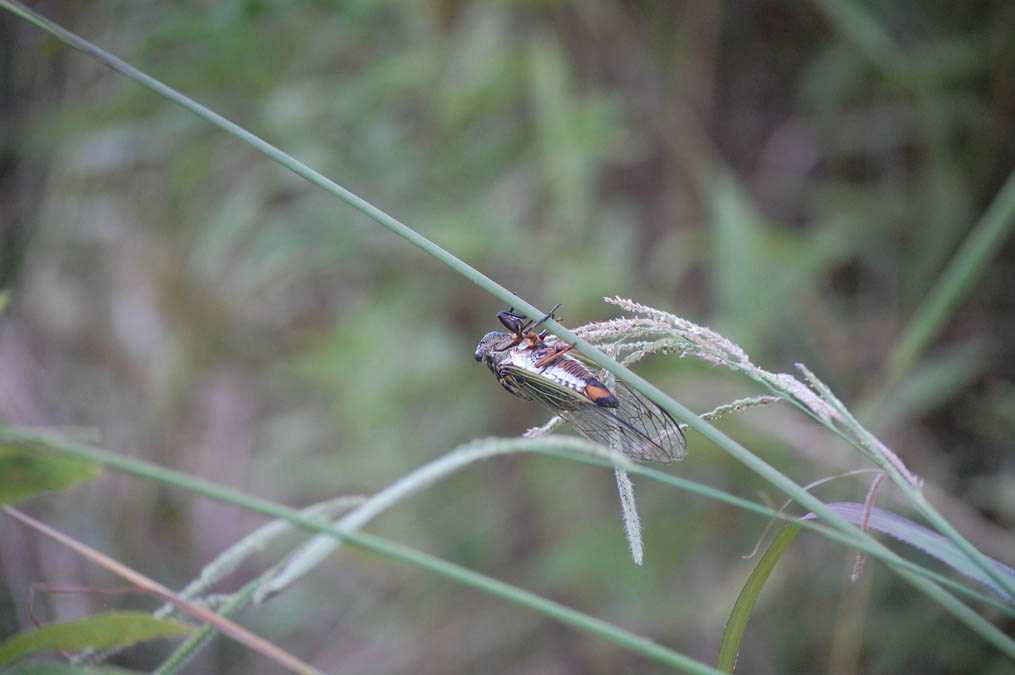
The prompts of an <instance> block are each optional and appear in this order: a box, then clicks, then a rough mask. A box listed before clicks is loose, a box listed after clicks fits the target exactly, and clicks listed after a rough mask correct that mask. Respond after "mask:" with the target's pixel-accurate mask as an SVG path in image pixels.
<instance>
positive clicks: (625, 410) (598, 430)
mask: <svg viewBox="0 0 1015 675" xmlns="http://www.w3.org/2000/svg"><path fill="white" fill-rule="evenodd" d="M501 371H502V373H503V376H502V378H501V384H503V385H504V386H505V387H507V388H508V389H509V390H510V391H511V392H512V393H514V394H515V395H516V396H519V397H521V398H524V399H527V400H534V401H539V402H540V403H542V404H543V405H545V406H546V407H547V408H549V409H550V410H552V411H553V412H554V413H556V414H558V415H560V416H561V417H562V418H563V419H564V420H565V421H566V422H567V423H568V424H570V425H571V426H572V427H574V428H575V431H577V432H578V433H579V434H581V435H582V436H584V437H585V438H587V439H589V440H590V441H593V442H595V443H599V444H600V445H603V446H605V447H608V448H613V449H614V450H617V451H619V452H622V453H623V454H625V455H627V456H629V457H632V458H634V459H636V460H639V461H642V462H672V461H674V460H676V459H680V458H681V457H683V456H684V455H685V454H686V442H685V441H684V435H683V433H682V432H681V431H680V427H678V426H677V424H676V422H674V421H673V418H672V417H670V416H669V414H668V413H666V411H665V410H663V409H661V408H660V407H659V406H657V405H656V404H655V403H652V402H651V401H650V400H649V399H647V398H645V397H644V396H642V395H641V394H639V393H637V392H635V391H633V390H632V389H630V388H629V387H627V386H626V385H624V384H623V383H618V384H619V386H618V387H617V391H616V395H617V399H618V401H619V403H620V405H619V407H617V408H613V409H610V408H604V407H602V406H600V405H597V404H596V403H594V402H593V401H591V400H590V399H588V398H586V397H585V396H583V395H581V394H579V393H577V392H575V391H573V390H571V389H568V388H567V387H565V386H563V385H561V384H559V383H557V382H554V381H553V380H550V379H549V378H546V377H543V376H542V375H539V374H537V373H533V372H531V371H528V370H525V369H523V368H519V367H517V366H514V365H504V366H502V367H501Z"/></svg>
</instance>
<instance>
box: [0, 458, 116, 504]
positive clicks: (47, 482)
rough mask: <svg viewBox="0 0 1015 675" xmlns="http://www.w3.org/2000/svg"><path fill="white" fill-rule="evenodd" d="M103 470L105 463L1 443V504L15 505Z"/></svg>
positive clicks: (78, 481) (90, 478) (88, 478)
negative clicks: (17, 502) (102, 464)
mask: <svg viewBox="0 0 1015 675" xmlns="http://www.w3.org/2000/svg"><path fill="white" fill-rule="evenodd" d="M101 473H102V466H101V465H99V464H96V463H95V462H89V461H87V460H84V459H78V458H75V457H67V456H66V455H57V454H49V453H44V452H38V451H35V450H28V449H26V448H23V447H20V446H18V445H10V444H4V445H0V504H13V503H14V502H16V501H20V500H22V499H25V498H26V497H30V496H32V495H34V494H37V493H39V492H45V491H47V490H62V489H64V488H67V487H70V486H71V485H74V484H75V483H80V482H82V481H86V480H92V479H94V478H97V477H98V476H99V475H100V474H101Z"/></svg>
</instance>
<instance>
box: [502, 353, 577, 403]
mask: <svg viewBox="0 0 1015 675" xmlns="http://www.w3.org/2000/svg"><path fill="white" fill-rule="evenodd" d="M545 355H546V354H545V353H543V351H542V350H532V349H527V348H521V349H519V348H517V347H516V348H515V349H511V350H509V351H508V353H507V355H506V357H505V358H504V359H502V360H501V361H500V364H499V365H503V364H505V363H507V364H511V365H513V366H515V367H516V368H521V369H522V370H527V371H529V372H530V373H535V374H537V375H542V376H543V377H545V378H546V379H548V380H553V381H554V382H556V383H557V384H560V385H563V386H565V387H567V388H568V389H570V390H571V391H574V392H577V393H579V394H582V395H583V396H584V395H585V387H586V386H588V383H589V380H590V379H592V374H591V373H588V374H587V376H585V377H580V376H578V375H576V374H575V372H576V371H577V372H582V371H585V372H587V370H586V368H585V366H583V365H582V364H581V363H579V362H578V361H577V360H576V359H575V358H573V357H571V356H568V355H567V354H564V355H562V356H559V357H558V359H557V361H556V362H555V363H553V365H551V366H549V367H548V368H546V370H542V369H541V368H537V367H536V363H537V362H538V361H539V360H540V359H541V358H543V357H544V356H545ZM565 363H566V364H567V365H565ZM572 364H573V365H572ZM567 366H571V367H570V368H568V367H567ZM576 367H577V368H576ZM578 369H580V370H578Z"/></svg>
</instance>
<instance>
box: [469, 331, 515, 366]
mask: <svg viewBox="0 0 1015 675" xmlns="http://www.w3.org/2000/svg"><path fill="white" fill-rule="evenodd" d="M513 339H514V336H513V335H511V334H510V333H501V332H500V331H491V332H489V333H487V334H486V335H484V336H483V339H482V340H480V341H479V344H478V345H476V360H477V361H485V362H486V365H487V366H488V367H489V368H490V370H491V371H493V372H494V373H496V372H497V363H498V362H499V361H500V359H499V358H498V357H499V356H502V355H503V353H504V350H505V349H506V348H509V347H510V346H512V340H513Z"/></svg>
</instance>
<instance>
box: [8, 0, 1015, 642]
mask: <svg viewBox="0 0 1015 675" xmlns="http://www.w3.org/2000/svg"><path fill="white" fill-rule="evenodd" d="M0 7H3V8H5V9H7V10H8V11H10V12H12V13H13V14H15V15H17V16H20V17H22V18H23V19H25V20H27V21H29V22H31V23H33V24H34V25H36V26H38V27H40V28H41V29H43V30H45V31H46V32H48V33H50V34H51V35H53V36H54V37H56V38H57V39H59V40H61V41H62V42H64V43H65V44H67V45H69V46H71V47H72V48H74V49H77V50H79V51H81V52H83V53H85V54H87V55H89V56H91V57H93V58H95V59H96V60H98V61H100V62H102V63H104V64H106V65H107V66H109V67H110V68H112V69H114V70H116V71H118V72H120V73H122V74H124V75H126V76H128V77H130V78H131V79H134V80H135V81H137V82H138V83H140V84H142V85H144V86H145V87H148V88H149V89H151V90H153V91H155V92H156V93H158V94H160V95H161V96H164V97H166V98H168V99H169V100H172V101H174V102H175V103H177V104H179V105H181V106H182V107H184V108H185V109H187V110H189V111H190V112H192V113H193V114H195V115H198V116H199V117H201V118H202V119H205V120H206V121H208V122H210V123H212V124H214V125H215V126H217V127H219V128H221V129H223V130H224V131H226V132H228V133H230V134H232V135H234V136H236V137H238V138H240V139H241V140H243V141H244V142H246V143H248V144H249V145H250V146H251V147H253V148H255V149H257V150H259V151H260V152H262V153H264V154H265V155H266V156H268V157H269V158H270V159H273V160H274V161H276V162H278V163H279V164H281V165H282V166H284V167H286V168H288V169H290V170H291V171H293V172H294V173H296V174H297V175H299V176H301V177H303V178H305V179H306V180H308V181H309V182H311V183H313V184H314V185H316V186H318V187H320V188H322V189H324V190H326V191H327V192H329V193H330V194H332V195H334V196H336V197H338V198H339V199H341V200H342V201H344V202H346V203H347V204H349V205H350V206H352V207H353V208H355V209H357V210H358V211H360V212H361V213H363V214H364V215H366V216H368V217H370V218H371V219H373V220H375V221H376V222H378V223H380V224H381V225H384V226H385V227H387V228H388V229H390V230H391V231H393V232H395V233H396V234H398V235H399V236H401V237H402V238H404V239H406V240H407V241H409V242H410V243H412V244H414V245H416V246H417V247H419V248H421V249H422V250H424V251H426V252H427V253H429V254H430V255H432V256H434V257H435V258H437V259H438V260H440V261H441V262H443V263H445V264H446V265H448V266H449V267H450V268H452V269H453V270H454V271H456V272H458V273H459V274H461V275H462V276H464V277H465V278H467V279H469V280H470V281H472V282H474V283H476V284H477V285H479V286H480V287H482V288H484V289H485V290H487V291H488V292H490V293H491V294H492V295H494V296H496V297H497V298H499V299H500V300H501V301H502V302H504V303H505V304H510V305H512V306H514V307H515V308H516V309H519V310H520V311H522V312H523V313H526V314H528V315H530V316H541V315H542V314H543V313H542V312H540V311H539V310H538V309H537V308H536V307H534V306H533V305H531V304H530V303H528V302H526V301H525V300H523V299H522V298H520V297H518V296H516V295H514V294H513V293H511V292H510V291H508V290H507V289H506V288H504V287H503V286H501V285H500V284H497V283H496V282H494V281H493V280H492V279H490V278H489V277H487V276H486V275H484V274H482V273H481V272H479V271H478V270H475V269H473V268H472V267H471V266H469V265H467V264H466V263H464V262H463V261H462V260H460V259H459V258H457V257H455V256H454V255H452V254H451V253H449V252H448V251H445V250H444V249H443V248H441V247H440V246H438V245H436V244H434V243H433V242H431V241H430V240H428V239H427V238H425V237H423V236H422V235H420V234H418V233H416V232H415V231H413V230H412V229H410V228H409V227H408V226H406V225H404V224H403V223H401V222H399V221H398V220H396V219H395V218H393V217H392V216H390V215H388V214H387V213H385V212H383V211H381V210H380V209H378V208H377V207H375V206H373V205H372V204H370V203H369V202H367V201H365V200H363V199H362V198H360V197H358V196H356V195H355V194H353V193H352V192H350V191H348V190H346V189H345V188H343V187H341V186H340V185H338V184H337V183H335V182H334V181H331V180H330V179H328V178H326V177H324V176H323V175H321V174H320V173H318V172H316V171H314V170H313V169H310V168H309V167H307V166H306V165H304V164H303V163H301V162H299V161H298V160H296V159H294V158H292V157H291V156H289V155H287V154H285V153H284V152H282V151H281V150H279V149H278V148H276V147H275V146H273V145H271V144H269V143H267V142H266V141H264V140H262V139H260V138H258V137H257V136H255V135H253V134H251V133H250V132H248V131H246V130H245V129H243V128H241V127H239V126H238V125H236V124H234V123H233V122H230V121H229V120H227V119H225V118H224V117H222V116H221V115H218V114H217V113H215V112H213V111H211V110H210V109H208V108H206V107H204V106H202V105H200V104H198V103H196V102H195V101H193V100H191V99H189V98H187V97H186V96H184V95H182V94H180V93H179V92H177V91H175V90H173V89H172V88H170V87H168V86H167V85H165V84H163V83H161V82H159V81H158V80H155V79H154V78H151V77H150V76H148V75H146V74H144V73H142V72H140V71H139V70H137V69H136V68H133V67H132V66H130V65H129V64H127V63H125V62H123V61H121V60H120V59H118V58H116V57H114V56H112V55H111V54H108V53H107V52H105V51H103V50H102V49H100V48H98V47H96V46H95V45H92V44H91V43H89V42H87V41H85V40H83V39H81V38H79V37H78V36H76V35H74V34H72V33H70V32H69V31H67V30H65V29H63V28H62V27H60V26H58V25H56V24H54V23H53V22H51V21H49V20H47V19H45V18H44V17H42V16H40V15H38V14H36V13H35V12H32V11H31V10H29V9H27V8H24V7H22V6H20V5H17V4H15V3H12V2H10V0H0ZM544 325H545V327H546V328H547V329H548V330H549V331H550V332H551V333H553V334H554V335H556V336H557V337H559V338H561V339H562V340H565V341H567V342H569V343H575V344H576V346H577V348H578V349H579V351H581V353H582V354H583V355H585V356H587V357H588V358H589V359H590V360H591V361H593V362H595V363H596V364H598V365H600V366H601V367H603V368H605V369H606V370H608V371H609V372H611V373H613V374H614V375H616V376H617V377H620V378H621V379H623V380H625V381H626V382H627V383H628V384H630V385H631V386H632V387H633V388H635V389H637V390H638V391H639V392H641V393H642V394H644V395H646V396H648V397H650V398H651V399H653V400H654V401H656V402H657V403H658V404H659V405H660V406H661V407H662V408H663V409H665V410H666V411H667V412H669V413H670V414H672V415H674V416H675V417H677V418H679V419H681V420H683V421H685V422H687V424H688V425H689V426H690V427H691V428H692V429H694V430H695V431H697V432H699V433H700V434H701V435H702V436H704V437H705V438H707V439H709V440H711V441H712V442H714V443H716V444H717V445H718V446H719V447H720V448H722V449H723V450H724V451H725V452H727V453H728V454H730V455H732V456H733V457H734V458H735V459H737V460H738V461H740V462H741V463H743V464H745V465H747V466H748V467H750V468H751V469H753V470H754V471H755V472H756V473H758V474H759V475H760V476H761V477H763V478H764V479H765V480H767V481H768V482H770V483H772V484H773V485H774V486H776V487H777V488H779V489H780V490H781V491H783V492H785V493H786V494H787V495H789V496H790V497H792V498H793V499H795V500H796V501H797V502H798V503H799V504H801V505H802V506H803V507H805V508H807V509H809V510H810V511H812V512H814V513H815V514H817V515H818V516H819V517H821V518H822V519H823V520H824V521H826V522H828V523H829V524H830V525H831V526H832V527H834V528H835V529H837V530H839V531H840V532H841V533H843V534H845V535H846V536H848V537H851V538H853V537H856V538H858V539H859V540H861V541H864V542H865V543H866V544H868V545H869V546H871V547H872V548H873V550H876V551H879V552H881V553H882V554H883V555H888V556H890V555H893V554H891V552H890V551H889V550H888V549H887V548H885V547H884V546H883V545H881V544H880V543H878V542H877V541H876V540H874V539H873V538H871V537H869V536H868V535H866V534H864V533H861V532H860V531H859V530H858V529H857V528H855V527H854V526H852V525H851V524H850V523H849V522H848V521H846V520H845V519H843V518H841V517H840V516H839V515H838V514H836V513H834V512H833V511H831V510H830V509H828V508H827V507H825V505H824V503H823V502H821V501H820V500H819V499H817V498H816V497H814V496H813V495H811V494H810V493H808V492H807V491H806V490H803V489H802V488H801V487H800V486H799V485H797V484H796V483H795V482H793V481H792V480H790V479H789V478H788V477H787V476H785V475H784V474H782V473H781V472H779V471H778V470H776V469H775V468H774V467H772V466H770V465H769V464H768V463H766V462H764V461H763V460H762V459H760V458H759V457H757V456H756V455H754V454H753V453H751V452H750V451H749V450H747V449H746V448H745V447H743V446H742V445H740V444H739V443H737V442H736V441H734V440H733V439H731V438H730V437H728V436H726V435H725V434H723V433H722V432H720V431H719V430H718V429H716V428H715V427H713V426H712V425H710V424H708V423H707V422H705V421H703V420H702V419H700V418H699V417H698V416H696V415H695V414H694V413H693V412H692V411H690V410H689V409H688V408H686V407H685V406H683V405H681V404H680V403H678V402H676V401H675V400H673V399H672V398H670V397H669V396H667V395H666V394H664V393H663V392H662V391H661V390H659V389H658V388H657V387H655V386H653V385H652V384H650V383H649V382H647V381H646V380H645V379H643V378H641V377H640V376H638V375H636V374H635V373H633V372H632V371H630V370H629V369H628V368H626V367H624V366H622V365H620V364H619V363H617V362H616V361H614V360H613V359H610V358H608V357H606V356H605V355H604V354H602V353H601V352H600V351H598V350H597V349H595V348H594V347H592V345H590V344H589V343H588V342H586V341H585V340H583V339H580V338H578V337H577V336H576V335H575V334H574V333H572V332H571V331H569V330H568V329H566V328H564V327H563V326H561V325H560V324H558V323H557V322H555V321H553V320H552V319H550V320H548V321H547V322H546V323H545V324H544ZM899 487H900V489H901V490H903V492H905V494H906V495H907V497H909V498H910V500H911V502H912V503H913V504H914V505H916V507H917V508H918V509H919V510H920V511H921V513H923V515H924V516H925V517H927V518H928V520H930V521H931V523H932V524H933V525H934V527H935V528H937V529H938V530H939V531H941V532H942V533H943V534H945V535H946V536H948V537H949V538H950V539H952V540H953V541H954V542H955V544H956V545H957V546H958V547H960V549H961V550H962V551H963V553H964V554H965V555H967V556H968V557H969V558H970V560H971V561H973V562H974V563H975V564H976V565H977V566H979V567H980V568H982V569H983V570H984V572H985V573H986V574H987V575H988V576H990V577H991V578H993V579H994V580H995V581H996V582H997V583H998V584H1000V586H1001V587H1002V588H1005V589H1007V590H1009V591H1010V592H1012V593H1013V594H1015V584H1013V583H1012V581H1011V580H1010V579H1008V578H1006V577H1004V576H1003V575H1001V574H1000V573H999V572H998V570H996V569H995V568H994V566H993V565H991V564H990V561H989V560H987V559H986V557H985V556H984V555H983V554H982V553H980V551H978V550H977V549H976V548H975V547H973V546H972V545H971V544H970V543H969V542H968V541H966V540H965V538H963V537H961V535H959V534H958V532H957V531H955V530H954V528H952V527H951V526H950V524H948V523H947V521H945V519H944V518H943V517H942V516H941V515H940V514H938V513H937V511H936V510H934V509H933V507H932V506H931V505H930V504H929V503H928V502H927V501H926V500H925V499H924V498H923V497H922V495H921V494H920V493H919V492H918V491H917V490H915V489H913V488H911V487H909V486H905V485H899ZM314 527H317V525H316V524H315V525H314ZM893 567H895V569H896V571H897V572H898V573H899V574H900V576H902V577H903V578H904V579H906V580H907V581H908V582H909V583H911V584H912V585H914V586H916V587H917V588H918V589H920V590H921V591H923V592H924V593H927V594H928V595H930V596H931V597H933V598H934V599H935V600H936V601H937V602H938V603H939V604H941V605H942V606H943V607H945V608H946V609H947V610H948V611H949V612H951V613H952V614H954V615H955V616H956V617H957V618H959V619H960V620H961V621H962V622H963V623H965V624H967V625H968V626H970V627H971V628H973V630H974V631H976V632H977V633H978V634H980V635H981V636H982V637H984V638H985V639H987V640H988V641H990V642H991V643H993V644H995V645H996V646H998V647H999V648H1000V649H1002V651H1004V652H1005V653H1007V654H1009V655H1011V656H1013V657H1015V642H1013V641H1012V640H1011V639H1010V638H1008V637H1007V636H1005V635H1004V634H1003V633H1001V632H1000V631H999V630H997V628H996V627H994V626H993V625H992V624H990V623H989V622H987V621H986V620H984V619H983V618H982V617H980V616H979V615H977V614H976V613H975V612H973V611H972V610H971V609H970V608H969V607H967V606H966V605H964V604H963V603H961V602H960V601H959V600H958V599H957V598H955V597H954V596H952V595H951V594H949V593H948V592H946V591H945V590H944V589H942V588H941V587H939V586H938V585H937V584H935V583H933V582H930V581H928V580H926V579H925V578H923V577H920V576H917V575H915V574H913V573H912V572H909V571H906V570H905V569H903V568H902V567H896V566H893Z"/></svg>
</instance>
